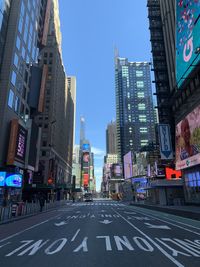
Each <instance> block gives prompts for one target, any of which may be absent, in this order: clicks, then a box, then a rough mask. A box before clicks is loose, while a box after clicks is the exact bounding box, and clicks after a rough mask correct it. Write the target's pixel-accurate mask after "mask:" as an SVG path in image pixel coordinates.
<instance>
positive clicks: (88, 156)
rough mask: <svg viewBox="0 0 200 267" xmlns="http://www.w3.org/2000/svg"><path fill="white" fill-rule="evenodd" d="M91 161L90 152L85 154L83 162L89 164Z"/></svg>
mask: <svg viewBox="0 0 200 267" xmlns="http://www.w3.org/2000/svg"><path fill="white" fill-rule="evenodd" d="M89 161H90V154H89V152H84V153H83V162H85V163H89Z"/></svg>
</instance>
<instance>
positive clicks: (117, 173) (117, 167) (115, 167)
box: [112, 164, 122, 178]
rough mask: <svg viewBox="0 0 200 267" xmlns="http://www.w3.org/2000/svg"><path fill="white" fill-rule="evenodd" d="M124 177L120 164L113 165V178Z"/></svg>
mask: <svg viewBox="0 0 200 267" xmlns="http://www.w3.org/2000/svg"><path fill="white" fill-rule="evenodd" d="M120 177H122V167H121V165H120V164H112V178H120Z"/></svg>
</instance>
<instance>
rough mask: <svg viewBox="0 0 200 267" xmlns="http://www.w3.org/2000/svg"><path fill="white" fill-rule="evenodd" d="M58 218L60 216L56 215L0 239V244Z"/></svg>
mask: <svg viewBox="0 0 200 267" xmlns="http://www.w3.org/2000/svg"><path fill="white" fill-rule="evenodd" d="M59 216H60V215H56V216H54V217H51V218H50V219H48V220H45V221H43V222H41V223H37V224H34V225H33V226H31V227H28V228H26V229H24V230H22V231H20V232H17V233H15V234H13V235H10V236H8V237H6V238H3V239H1V240H0V242H4V241H6V240H8V239H10V238H12V237H15V236H18V235H20V234H23V233H24V232H26V231H29V230H31V229H33V228H35V227H37V226H40V225H42V224H44V223H46V222H49V221H50V220H53V219H55V218H57V217H59Z"/></svg>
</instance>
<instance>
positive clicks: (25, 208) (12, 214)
mask: <svg viewBox="0 0 200 267" xmlns="http://www.w3.org/2000/svg"><path fill="white" fill-rule="evenodd" d="M64 203H66V201H65V200H60V201H51V202H46V201H45V203H44V207H43V212H44V211H48V210H51V209H54V208H57V207H60V206H61V205H63V204H64ZM37 213H41V211H40V204H39V202H35V203H34V202H31V203H28V202H17V203H12V204H10V205H8V206H7V207H0V223H3V222H6V221H9V220H12V219H14V218H17V217H22V216H27V215H34V214H37Z"/></svg>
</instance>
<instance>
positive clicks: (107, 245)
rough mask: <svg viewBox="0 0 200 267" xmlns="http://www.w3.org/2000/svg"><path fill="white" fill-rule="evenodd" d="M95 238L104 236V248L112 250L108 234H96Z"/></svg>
mask: <svg viewBox="0 0 200 267" xmlns="http://www.w3.org/2000/svg"><path fill="white" fill-rule="evenodd" d="M96 238H105V241H106V250H107V251H112V247H111V242H110V237H109V236H108V235H105V236H96Z"/></svg>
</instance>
